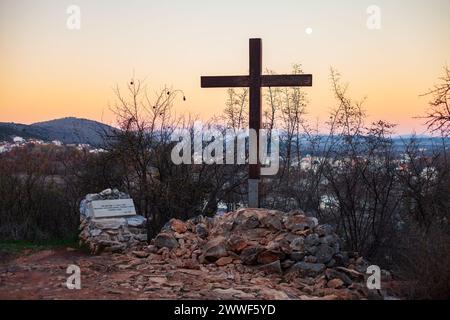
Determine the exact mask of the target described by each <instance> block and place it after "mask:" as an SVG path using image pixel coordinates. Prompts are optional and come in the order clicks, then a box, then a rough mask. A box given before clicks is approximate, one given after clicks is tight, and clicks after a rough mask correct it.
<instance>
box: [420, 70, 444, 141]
mask: <svg viewBox="0 0 450 320" xmlns="http://www.w3.org/2000/svg"><path fill="white" fill-rule="evenodd" d="M440 81H441V83H440V84H437V85H435V87H434V89H432V90H430V91H429V92H427V93H426V94H425V95H431V96H432V97H433V99H432V101H430V103H429V104H430V107H429V110H428V111H427V115H426V116H425V118H426V119H428V120H427V122H426V124H427V125H428V129H429V130H431V131H432V132H441V133H443V134H449V133H450V106H449V104H450V69H449V67H448V66H445V67H444V75H443V76H442V77H441V78H440Z"/></svg>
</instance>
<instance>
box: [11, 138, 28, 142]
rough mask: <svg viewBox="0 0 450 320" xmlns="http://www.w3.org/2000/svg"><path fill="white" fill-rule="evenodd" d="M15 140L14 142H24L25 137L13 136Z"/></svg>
mask: <svg viewBox="0 0 450 320" xmlns="http://www.w3.org/2000/svg"><path fill="white" fill-rule="evenodd" d="M13 142H14V143H24V142H25V139H24V138H22V137H14V138H13Z"/></svg>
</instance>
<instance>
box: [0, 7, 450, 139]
mask: <svg viewBox="0 0 450 320" xmlns="http://www.w3.org/2000/svg"><path fill="white" fill-rule="evenodd" d="M69 5H77V6H79V7H80V9H81V29H80V30H69V29H68V28H67V26H66V21H67V18H68V16H69V15H68V14H67V13H66V9H67V7H68V6H69ZM370 5H377V6H379V8H380V9H381V29H380V30H369V29H368V28H367V26H366V21H367V19H368V14H367V12H366V10H367V8H368V7H369V6H370ZM449 13H450V1H448V0H408V1H407V0H396V1H392V0H390V1H389V0H371V1H365V0H343V1H335V0H315V1H313V0H308V1H305V0H278V1H266V0H259V1H256V0H247V1H245V0H240V1H237V0H227V1H225V0H223V1H215V0H192V1H186V0H170V1H166V0H164V1H162V0H147V1H144V0H142V1H138V0H127V1H125V0H71V1H65V0H0V121H1V122H21V123H32V122H37V121H44V120H50V119H54V118H60V117H66V116H76V117H83V118H88V119H94V120H99V121H103V122H106V123H110V124H113V123H114V118H113V115H112V113H111V112H110V111H109V110H108V105H109V104H111V103H112V102H113V101H114V96H113V92H112V87H113V86H114V85H115V84H116V83H118V84H121V85H124V84H126V82H128V81H129V79H130V78H131V76H132V74H133V70H134V71H135V75H136V77H137V78H146V79H147V83H148V84H149V86H151V87H152V88H154V89H155V90H157V89H159V88H161V87H162V86H163V85H164V84H167V85H170V86H173V87H174V88H177V89H182V90H184V92H185V94H186V96H187V99H188V100H187V101H186V102H182V101H181V99H180V101H179V102H177V104H176V110H177V113H191V114H196V115H199V116H200V117H201V118H203V119H207V118H209V117H211V116H213V115H214V114H219V113H220V112H221V110H222V109H223V107H224V102H225V99H226V90H225V89H201V88H200V76H201V75H234V74H247V73H248V39H249V38H252V37H260V38H262V39H263V67H264V68H270V69H272V70H275V71H276V72H278V73H289V72H290V70H291V65H292V64H294V63H300V64H302V65H303V69H304V71H305V72H306V73H312V74H313V76H314V85H313V87H312V88H305V89H304V90H305V91H306V92H307V93H308V99H309V101H310V102H309V105H308V113H309V115H308V117H310V118H311V119H314V120H315V119H318V120H319V121H321V122H323V121H326V119H327V113H328V112H329V110H330V108H331V107H332V106H333V105H334V100H333V95H332V94H331V91H330V81H329V69H330V67H331V66H333V67H335V68H336V69H337V70H339V71H340V72H341V73H342V75H343V79H344V80H345V81H346V82H348V83H349V84H350V94H351V96H352V97H354V98H358V99H359V98H362V97H364V96H367V102H366V109H367V112H368V114H369V116H370V119H384V120H389V121H392V122H395V123H398V125H399V126H398V128H397V132H398V133H401V134H406V133H411V132H412V131H416V132H418V133H422V132H423V130H424V127H423V126H422V125H421V124H422V123H423V120H420V119H414V118H413V117H415V116H420V115H423V113H424V112H425V110H426V107H427V102H428V98H427V97H419V95H420V94H421V93H424V92H426V91H427V90H428V89H429V88H431V87H432V86H433V84H435V83H436V82H437V79H438V77H439V76H440V75H441V74H442V67H443V66H444V65H446V64H450V41H449V39H450V19H449ZM306 28H311V30H312V33H311V34H308V33H306V32H305V30H306Z"/></svg>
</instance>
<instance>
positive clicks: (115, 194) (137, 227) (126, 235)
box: [79, 189, 147, 254]
mask: <svg viewBox="0 0 450 320" xmlns="http://www.w3.org/2000/svg"><path fill="white" fill-rule="evenodd" d="M117 199H131V198H130V196H129V195H128V194H126V193H123V192H120V191H119V190H117V189H106V190H104V191H102V192H100V193H95V194H88V195H87V196H86V197H85V198H84V199H83V200H82V201H81V203H80V235H79V238H80V244H82V245H85V246H87V247H88V248H89V250H90V252H91V253H92V254H99V253H101V252H124V251H126V250H129V249H130V248H133V247H135V246H137V245H140V244H144V243H146V242H147V229H146V222H147V220H146V219H145V218H144V217H142V216H139V215H133V216H126V217H107V218H97V217H94V215H93V212H92V210H91V208H90V204H91V202H93V201H99V200H117Z"/></svg>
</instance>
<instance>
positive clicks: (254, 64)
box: [248, 39, 262, 208]
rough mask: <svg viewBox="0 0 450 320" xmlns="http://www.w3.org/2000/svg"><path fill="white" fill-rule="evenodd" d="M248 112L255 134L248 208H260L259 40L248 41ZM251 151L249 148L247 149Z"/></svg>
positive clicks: (260, 114)
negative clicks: (254, 160) (254, 155)
mask: <svg viewBox="0 0 450 320" xmlns="http://www.w3.org/2000/svg"><path fill="white" fill-rule="evenodd" d="M249 61H250V68H249V69H250V77H249V80H250V83H249V87H250V92H249V94H250V112H249V127H250V130H254V131H255V132H256V139H257V140H256V141H257V147H256V150H257V152H256V158H257V161H256V164H253V163H250V164H249V173H248V174H249V177H248V202H249V203H248V206H249V207H251V208H259V207H260V191H261V190H260V187H259V185H260V179H261V165H260V163H259V130H260V129H261V122H262V111H261V109H262V108H261V74H262V44H261V39H250V56H249ZM249 149H251V148H249Z"/></svg>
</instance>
